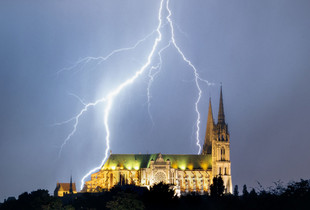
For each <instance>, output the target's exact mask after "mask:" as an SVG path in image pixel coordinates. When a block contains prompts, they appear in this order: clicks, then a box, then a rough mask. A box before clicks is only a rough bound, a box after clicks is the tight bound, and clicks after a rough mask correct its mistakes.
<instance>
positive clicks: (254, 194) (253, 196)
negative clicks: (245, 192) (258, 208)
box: [249, 188, 257, 199]
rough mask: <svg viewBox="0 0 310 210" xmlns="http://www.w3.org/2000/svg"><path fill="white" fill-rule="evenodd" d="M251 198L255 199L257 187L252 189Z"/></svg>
mask: <svg viewBox="0 0 310 210" xmlns="http://www.w3.org/2000/svg"><path fill="white" fill-rule="evenodd" d="M249 196H250V198H252V199H254V198H256V197H257V193H256V191H255V189H254V188H253V189H252V190H251V191H250V194H249Z"/></svg>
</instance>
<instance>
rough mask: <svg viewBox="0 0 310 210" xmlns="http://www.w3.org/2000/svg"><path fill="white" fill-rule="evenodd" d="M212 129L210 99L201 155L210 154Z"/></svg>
mask: <svg viewBox="0 0 310 210" xmlns="http://www.w3.org/2000/svg"><path fill="white" fill-rule="evenodd" d="M213 127H214V121H213V114H212V105H211V98H210V99H209V112H208V121H207V129H206V136H205V142H204V144H203V150H202V154H210V153H211V147H212V131H213Z"/></svg>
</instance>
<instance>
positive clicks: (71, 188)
mask: <svg viewBox="0 0 310 210" xmlns="http://www.w3.org/2000/svg"><path fill="white" fill-rule="evenodd" d="M69 193H70V194H72V193H73V187H72V175H71V176H70V189H69Z"/></svg>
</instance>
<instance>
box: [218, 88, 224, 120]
mask: <svg viewBox="0 0 310 210" xmlns="http://www.w3.org/2000/svg"><path fill="white" fill-rule="evenodd" d="M218 124H225V114H224V105H223V93H222V85H221V95H220V105H219V115H218Z"/></svg>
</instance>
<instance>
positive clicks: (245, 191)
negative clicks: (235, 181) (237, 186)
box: [242, 185, 249, 197]
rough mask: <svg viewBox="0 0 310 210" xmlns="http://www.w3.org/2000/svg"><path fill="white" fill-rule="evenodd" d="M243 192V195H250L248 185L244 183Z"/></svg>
mask: <svg viewBox="0 0 310 210" xmlns="http://www.w3.org/2000/svg"><path fill="white" fill-rule="evenodd" d="M242 194H243V197H248V195H249V192H248V189H247V187H246V185H243V189H242Z"/></svg>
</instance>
